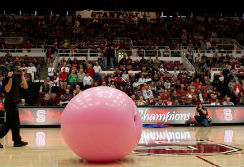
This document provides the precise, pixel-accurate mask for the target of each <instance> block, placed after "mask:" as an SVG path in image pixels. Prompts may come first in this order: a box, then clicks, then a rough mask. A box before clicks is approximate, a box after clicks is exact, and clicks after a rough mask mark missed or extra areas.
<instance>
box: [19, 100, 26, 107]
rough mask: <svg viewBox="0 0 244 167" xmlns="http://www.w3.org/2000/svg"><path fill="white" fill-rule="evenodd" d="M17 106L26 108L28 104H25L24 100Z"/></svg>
mask: <svg viewBox="0 0 244 167" xmlns="http://www.w3.org/2000/svg"><path fill="white" fill-rule="evenodd" d="M19 106H28V104H27V103H26V102H25V99H21V101H20V103H19Z"/></svg>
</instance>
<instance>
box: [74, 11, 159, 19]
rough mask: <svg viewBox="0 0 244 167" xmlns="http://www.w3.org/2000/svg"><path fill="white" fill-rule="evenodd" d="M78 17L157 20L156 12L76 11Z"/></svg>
mask: <svg viewBox="0 0 244 167" xmlns="http://www.w3.org/2000/svg"><path fill="white" fill-rule="evenodd" d="M76 16H80V17H81V18H94V19H127V18H128V17H129V16H130V17H132V18H133V17H137V18H143V17H145V18H146V19H148V20H151V19H156V12H140V11H103V10H99V11H95V10H82V11H76Z"/></svg>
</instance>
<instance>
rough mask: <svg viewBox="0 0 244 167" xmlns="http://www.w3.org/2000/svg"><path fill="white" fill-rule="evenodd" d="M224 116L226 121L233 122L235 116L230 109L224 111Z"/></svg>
mask: <svg viewBox="0 0 244 167" xmlns="http://www.w3.org/2000/svg"><path fill="white" fill-rule="evenodd" d="M223 114H224V119H225V120H226V121H232V119H233V116H232V111H231V109H229V108H225V109H224V110H223Z"/></svg>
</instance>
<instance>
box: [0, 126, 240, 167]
mask: <svg viewBox="0 0 244 167" xmlns="http://www.w3.org/2000/svg"><path fill="white" fill-rule="evenodd" d="M21 135H22V137H23V139H24V140H25V141H28V142H29V145H28V146H26V147H21V148H16V147H13V146H12V145H13V143H12V140H11V133H8V135H7V136H6V137H5V138H4V139H3V140H1V143H2V144H3V145H4V149H1V150H0V157H1V163H0V166H4V167H6V166H11V167H13V166H18V167H22V166H23V167H27V166H35V167H39V166H40V167H46V166H49V167H58V166H69V167H73V166H76V167H82V166H87V167H95V166H101V167H103V166H109V167H141V166H144V167H164V166H165V167H166V166H167V167H168V166H172V167H173V166H181V167H183V166H187V167H191V166H192V167H196V166H198V167H213V166H215V167H231V166H235V167H243V166H244V154H243V149H244V126H241V125H238V126H212V127H167V128H144V129H143V131H142V135H141V140H140V142H139V145H138V147H137V148H136V150H134V151H133V152H132V153H131V154H129V155H127V156H126V157H125V158H124V159H122V160H120V161H118V162H113V163H102V164H99V163H89V162H86V161H84V160H82V159H81V158H79V157H78V156H77V155H75V154H74V153H73V152H72V150H71V149H70V148H69V147H68V146H67V145H66V144H65V142H64V140H63V137H62V134H61V129H60V128H22V129H21Z"/></svg>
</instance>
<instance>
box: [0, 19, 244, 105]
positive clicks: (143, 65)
mask: <svg viewBox="0 0 244 167" xmlns="http://www.w3.org/2000/svg"><path fill="white" fill-rule="evenodd" d="M163 26H166V27H167V29H168V31H169V34H170V35H171V37H176V38H178V39H179V40H178V44H180V45H183V46H191V47H192V48H194V49H199V48H200V50H214V49H215V48H216V43H215V41H214V40H211V38H215V37H230V38H232V37H234V38H237V39H238V40H239V41H243V31H241V30H242V27H243V19H225V18H218V19H214V20H211V21H210V20H209V19H207V17H205V20H203V21H199V20H196V19H195V18H179V17H174V18H162V19H161V20H156V21H155V20H154V22H153V21H152V22H150V23H149V22H148V20H147V19H145V18H143V17H142V18H128V19H125V20H106V19H103V20H96V19H81V18H79V17H78V16H72V23H71V24H68V22H67V20H65V17H61V16H60V17H56V16H44V17H31V16H30V17H25V18H22V19H15V18H14V17H10V16H1V17H0V32H1V34H7V33H8V32H7V31H8V30H9V29H12V30H14V31H15V32H21V33H23V34H24V36H25V37H26V38H25V40H24V41H19V43H18V44H17V45H10V44H7V43H6V42H5V41H1V43H0V49H11V48H17V49H21V48H25V49H27V50H29V49H31V48H32V47H34V46H37V45H40V44H41V45H42V46H41V47H43V48H45V49H46V50H45V51H46V56H47V59H48V60H49V61H48V66H49V67H48V78H46V79H45V81H44V83H43V85H41V87H40V89H39V93H40V98H39V101H38V102H37V104H36V105H42V106H49V105H51V106H52V105H66V104H67V103H68V102H69V101H70V100H71V99H72V98H73V97H74V96H76V95H77V94H78V93H79V92H81V91H83V90H85V89H87V88H90V87H96V86H101V85H102V86H110V87H114V88H117V89H119V90H121V91H123V92H125V93H127V94H128V95H129V96H130V97H131V98H132V99H133V101H134V102H135V103H136V104H137V105H138V106H147V105H153V106H154V105H156V106H159V105H167V106H169V105H193V104H197V103H199V102H202V103H204V104H211V105H233V104H236V105H237V104H242V105H243V104H244V99H243V98H244V96H243V89H244V78H243V67H242V66H243V65H244V64H243V59H241V58H239V59H238V58H234V57H233V56H231V55H230V56H223V55H219V54H220V53H214V56H213V58H207V57H206V56H204V54H201V55H200V54H199V56H197V57H196V60H194V61H195V62H196V63H197V64H198V66H199V68H200V69H203V72H204V74H203V75H200V74H198V73H190V72H189V71H187V70H186V69H185V68H184V66H183V65H182V64H181V63H180V62H177V61H170V62H165V61H160V60H159V59H158V56H156V55H155V54H154V52H153V55H152V56H153V57H155V56H156V58H155V59H152V58H151V57H150V56H149V57H148V59H145V58H144V54H143V50H158V49H159V47H165V51H164V56H168V55H169V52H170V48H169V46H168V41H166V40H165V31H164V30H163V29H162V27H163ZM98 36H99V37H101V40H100V41H96V39H97V37H98ZM118 37H120V38H121V39H122V40H116V39H117V38H118ZM127 38H128V39H130V40H129V41H132V43H130V42H128V41H127V40H126V39H127ZM49 45H51V47H49ZM132 46H138V47H136V48H137V50H138V51H137V53H138V55H139V56H140V59H138V60H134V61H133V60H132V59H131V57H130V54H128V56H127V57H126V58H122V59H121V60H120V61H119V64H115V63H114V60H115V51H116V50H121V49H122V50H126V49H131V48H132ZM66 48H69V49H72V50H73V52H78V49H91V50H92V53H96V54H97V55H96V56H98V61H97V62H90V61H88V59H86V60H83V61H80V60H77V59H76V58H74V59H72V60H71V59H70V58H69V59H68V60H67V61H66V60H64V59H63V60H61V62H60V63H59V66H58V67H57V68H54V67H53V64H52V62H53V59H52V58H53V55H54V53H55V52H56V51H57V49H66ZM174 49H180V47H179V46H176V47H175V48H174ZM145 53H146V56H148V55H150V53H149V52H145ZM189 60H190V62H192V61H193V57H191V59H189ZM0 61H1V62H0V63H1V64H6V63H11V62H13V61H19V62H20V63H21V67H22V69H23V70H25V73H26V74H25V76H26V79H27V80H29V81H30V82H31V81H33V79H34V74H38V73H39V71H40V68H41V67H42V65H43V64H42V63H44V62H42V63H40V61H39V60H37V58H33V59H31V60H30V58H28V56H26V57H23V58H20V57H18V56H16V57H13V56H11V53H9V52H7V53H6V56H5V57H2V58H1V59H0ZM213 67H224V70H223V72H222V74H221V76H220V77H219V78H218V79H217V81H216V82H211V80H210V70H211V68H213ZM237 67H238V70H236V68H237ZM108 68H111V69H115V72H114V73H113V74H108V75H103V74H102V71H103V70H107V69H108ZM239 68H240V69H239ZM131 70H135V71H141V72H139V73H136V74H131V73H130V71H131ZM0 81H1V77H0ZM0 83H1V82H0ZM0 85H1V84H0ZM22 103H23V104H24V105H25V101H23V102H21V104H22Z"/></svg>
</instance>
